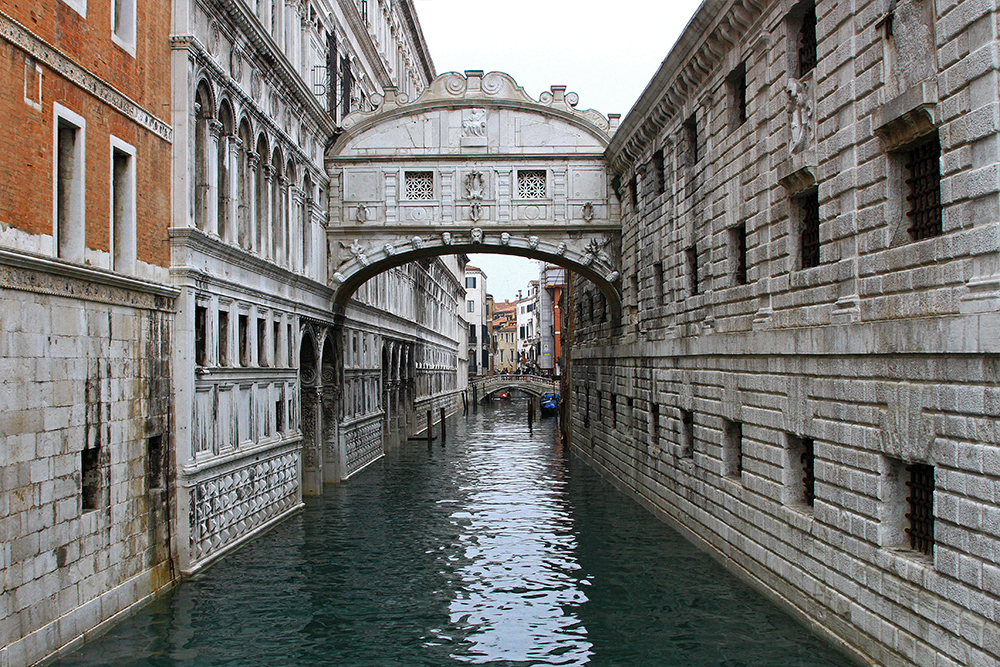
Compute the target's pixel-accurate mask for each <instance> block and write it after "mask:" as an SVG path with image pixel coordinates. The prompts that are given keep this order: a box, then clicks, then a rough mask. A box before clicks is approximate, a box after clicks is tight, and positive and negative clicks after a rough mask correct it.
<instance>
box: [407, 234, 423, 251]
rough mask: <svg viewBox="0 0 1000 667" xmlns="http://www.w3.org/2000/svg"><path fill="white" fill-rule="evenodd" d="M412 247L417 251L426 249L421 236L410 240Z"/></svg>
mask: <svg viewBox="0 0 1000 667" xmlns="http://www.w3.org/2000/svg"><path fill="white" fill-rule="evenodd" d="M410 245H412V246H413V247H414V248H416V249H417V250H420V249H421V248H423V247H424V240H423V239H422V238H420V237H419V236H414V237H413V238H412V239H410Z"/></svg>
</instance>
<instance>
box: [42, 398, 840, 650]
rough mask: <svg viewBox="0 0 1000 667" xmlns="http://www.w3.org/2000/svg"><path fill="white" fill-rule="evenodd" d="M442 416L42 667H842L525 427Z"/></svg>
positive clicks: (541, 429) (502, 415) (543, 434)
mask: <svg viewBox="0 0 1000 667" xmlns="http://www.w3.org/2000/svg"><path fill="white" fill-rule="evenodd" d="M525 400H526V399H524V398H520V399H517V398H515V399H514V400H511V401H508V402H502V403H500V402H498V403H495V404H493V405H490V406H485V407H480V408H478V409H477V410H476V411H475V412H474V413H472V414H470V415H469V416H468V417H463V416H458V417H453V418H451V419H449V421H448V428H449V433H448V440H447V442H446V443H445V444H444V445H442V444H441V443H440V441H437V442H435V443H434V445H433V446H432V447H431V448H428V446H427V444H426V443H421V442H409V443H407V444H406V445H405V446H404V447H403V448H402V449H401V450H400V451H396V452H393V453H391V454H390V455H388V456H387V457H385V458H384V459H383V460H381V461H379V462H377V463H376V464H373V465H372V466H370V467H369V468H368V469H367V470H365V471H364V472H362V473H361V474H359V475H357V476H356V477H355V478H353V479H351V480H350V481H349V482H347V483H345V484H341V485H336V486H328V487H327V489H326V494H325V496H324V497H322V498H317V499H307V501H306V508H305V511H304V512H302V513H301V514H299V515H298V516H296V517H294V518H292V519H290V520H288V521H286V522H284V523H282V524H281V525H279V526H278V527H277V528H275V529H274V530H272V531H271V532H269V533H268V534H266V535H265V536H263V537H261V538H260V539H257V540H255V541H254V542H252V543H251V544H249V545H247V546H246V547H244V548H243V549H241V550H239V551H238V552H236V553H234V554H232V555H230V556H229V557H227V558H226V559H224V560H223V561H221V562H219V563H218V564H216V565H214V566H213V567H211V568H210V569H209V570H207V571H206V572H205V573H204V574H202V575H200V576H199V577H197V578H195V579H192V580H188V581H185V582H184V583H182V584H181V585H180V586H178V587H177V588H175V589H174V590H173V591H172V592H171V593H170V594H168V595H166V596H163V597H162V598H160V599H158V600H157V601H155V602H153V603H152V604H150V605H149V606H147V607H146V608H144V609H143V610H142V611H141V612H139V613H138V614H136V615H134V616H133V617H131V618H129V619H127V620H126V621H125V622H123V623H121V624H119V625H118V626H116V627H114V628H113V629H112V630H111V631H110V632H108V633H107V634H105V635H104V636H103V637H101V638H99V639H97V640H95V641H93V642H91V643H89V644H87V645H85V646H84V647H83V648H82V649H81V650H79V651H78V652H76V653H73V654H71V655H69V656H67V657H66V658H64V659H62V660H61V661H60V662H58V663H56V664H58V665H60V666H61V667H91V666H95V665H111V666H114V667H125V666H130V667H139V666H143V667H154V666H156V667H160V666H162V667H168V666H179V665H190V666H192V667H193V666H199V667H200V666H204V667H209V666H213V667H215V666H222V665H231V666H233V667H258V666H259V667H284V666H302V667H307V666H310V667H311V666H318V665H336V666H344V667H394V666H398V667H415V666H424V665H426V666H428V667H432V666H444V665H463V664H474V665H493V666H497V667H500V666H504V667H515V666H516V667H521V666H528V665H591V666H607V667H628V666H636V667H639V666H642V667H647V666H674V665H677V666H683V667H705V666H709V665H711V666H713V667H821V666H831V667H843V666H845V665H852V664H854V663H852V662H851V661H850V660H848V659H847V658H846V657H844V656H843V655H841V654H839V653H838V652H836V651H834V650H833V649H831V648H830V647H829V646H827V645H826V644H825V643H824V642H822V641H821V640H820V639H818V638H816V637H815V636H813V635H811V634H810V633H809V632H808V631H807V630H806V629H804V628H803V627H801V626H800V625H798V624H797V623H796V622H795V621H794V620H792V619H791V618H789V617H788V616H786V615H785V614H784V613H783V612H782V611H780V610H779V609H778V608H776V607H775V606H774V605H772V604H771V603H770V602H768V601H767V600H766V599H764V598H762V597H761V596H759V595H758V594H756V593H755V592H754V591H752V590H751V589H749V588H748V587H747V586H745V585H743V584H742V583H740V582H739V581H738V580H736V579H735V578H734V577H732V576H731V575H729V574H728V573H727V572H726V571H724V570H723V569H721V568H720V567H719V566H718V565H717V564H716V563H715V562H714V561H712V560H711V559H710V558H709V557H708V556H706V555H705V554H703V553H702V552H700V551H698V550H697V549H695V548H694V547H693V546H691V545H690V544H688V543H687V542H686V541H685V540H684V539H683V538H681V537H680V536H679V535H678V534H677V533H675V532H674V531H672V530H671V529H669V528H668V527H666V526H665V525H664V524H662V523H660V522H659V521H657V520H656V519H655V518H653V517H652V516H651V515H650V514H649V513H648V512H646V511H645V510H643V509H642V508H641V507H639V506H638V505H637V504H635V503H634V502H632V501H631V500H630V499H628V498H626V497H625V496H623V495H621V494H620V493H618V492H617V491H616V490H615V489H613V488H612V487H611V486H609V485H608V484H607V483H605V482H604V481H603V480H601V479H600V478H599V477H598V476H597V475H596V474H595V473H594V472H593V471H591V470H590V469H589V468H587V467H586V466H585V465H584V464H582V463H581V462H580V461H577V460H574V459H573V458H572V457H570V456H568V455H567V453H566V452H564V451H563V450H562V448H561V447H560V445H559V444H558V443H557V438H556V424H555V420H554V418H544V419H542V420H541V421H539V422H536V424H535V427H534V429H531V430H529V428H528V426H527V422H526V403H525Z"/></svg>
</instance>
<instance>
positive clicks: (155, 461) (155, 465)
mask: <svg viewBox="0 0 1000 667" xmlns="http://www.w3.org/2000/svg"><path fill="white" fill-rule="evenodd" d="M163 454H164V452H163V436H161V435H154V436H152V437H150V438H148V439H147V440H146V488H147V489H148V490H149V491H157V490H160V489H163V488H165V486H166V484H164V474H163V472H164V470H165V468H166V466H165V465H164V464H165V463H166V461H165V459H164V456H163Z"/></svg>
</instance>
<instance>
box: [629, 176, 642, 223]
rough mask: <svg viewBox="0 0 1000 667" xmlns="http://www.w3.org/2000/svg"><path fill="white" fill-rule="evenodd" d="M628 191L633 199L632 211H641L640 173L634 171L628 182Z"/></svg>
mask: <svg viewBox="0 0 1000 667" xmlns="http://www.w3.org/2000/svg"><path fill="white" fill-rule="evenodd" d="M628 191H629V195H630V196H631V199H632V212H633V213H636V214H638V213H639V174H638V173H637V172H634V173H633V174H632V178H631V179H630V180H629V182H628Z"/></svg>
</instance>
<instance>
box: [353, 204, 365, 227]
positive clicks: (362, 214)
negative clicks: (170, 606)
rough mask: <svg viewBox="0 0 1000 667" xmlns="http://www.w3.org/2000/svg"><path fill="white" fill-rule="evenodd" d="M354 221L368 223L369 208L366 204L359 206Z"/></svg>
mask: <svg viewBox="0 0 1000 667" xmlns="http://www.w3.org/2000/svg"><path fill="white" fill-rule="evenodd" d="M354 219H355V220H357V221H358V222H361V223H365V222H368V207H367V206H365V205H364V204H358V212H357V213H356V214H355V216H354Z"/></svg>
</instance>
